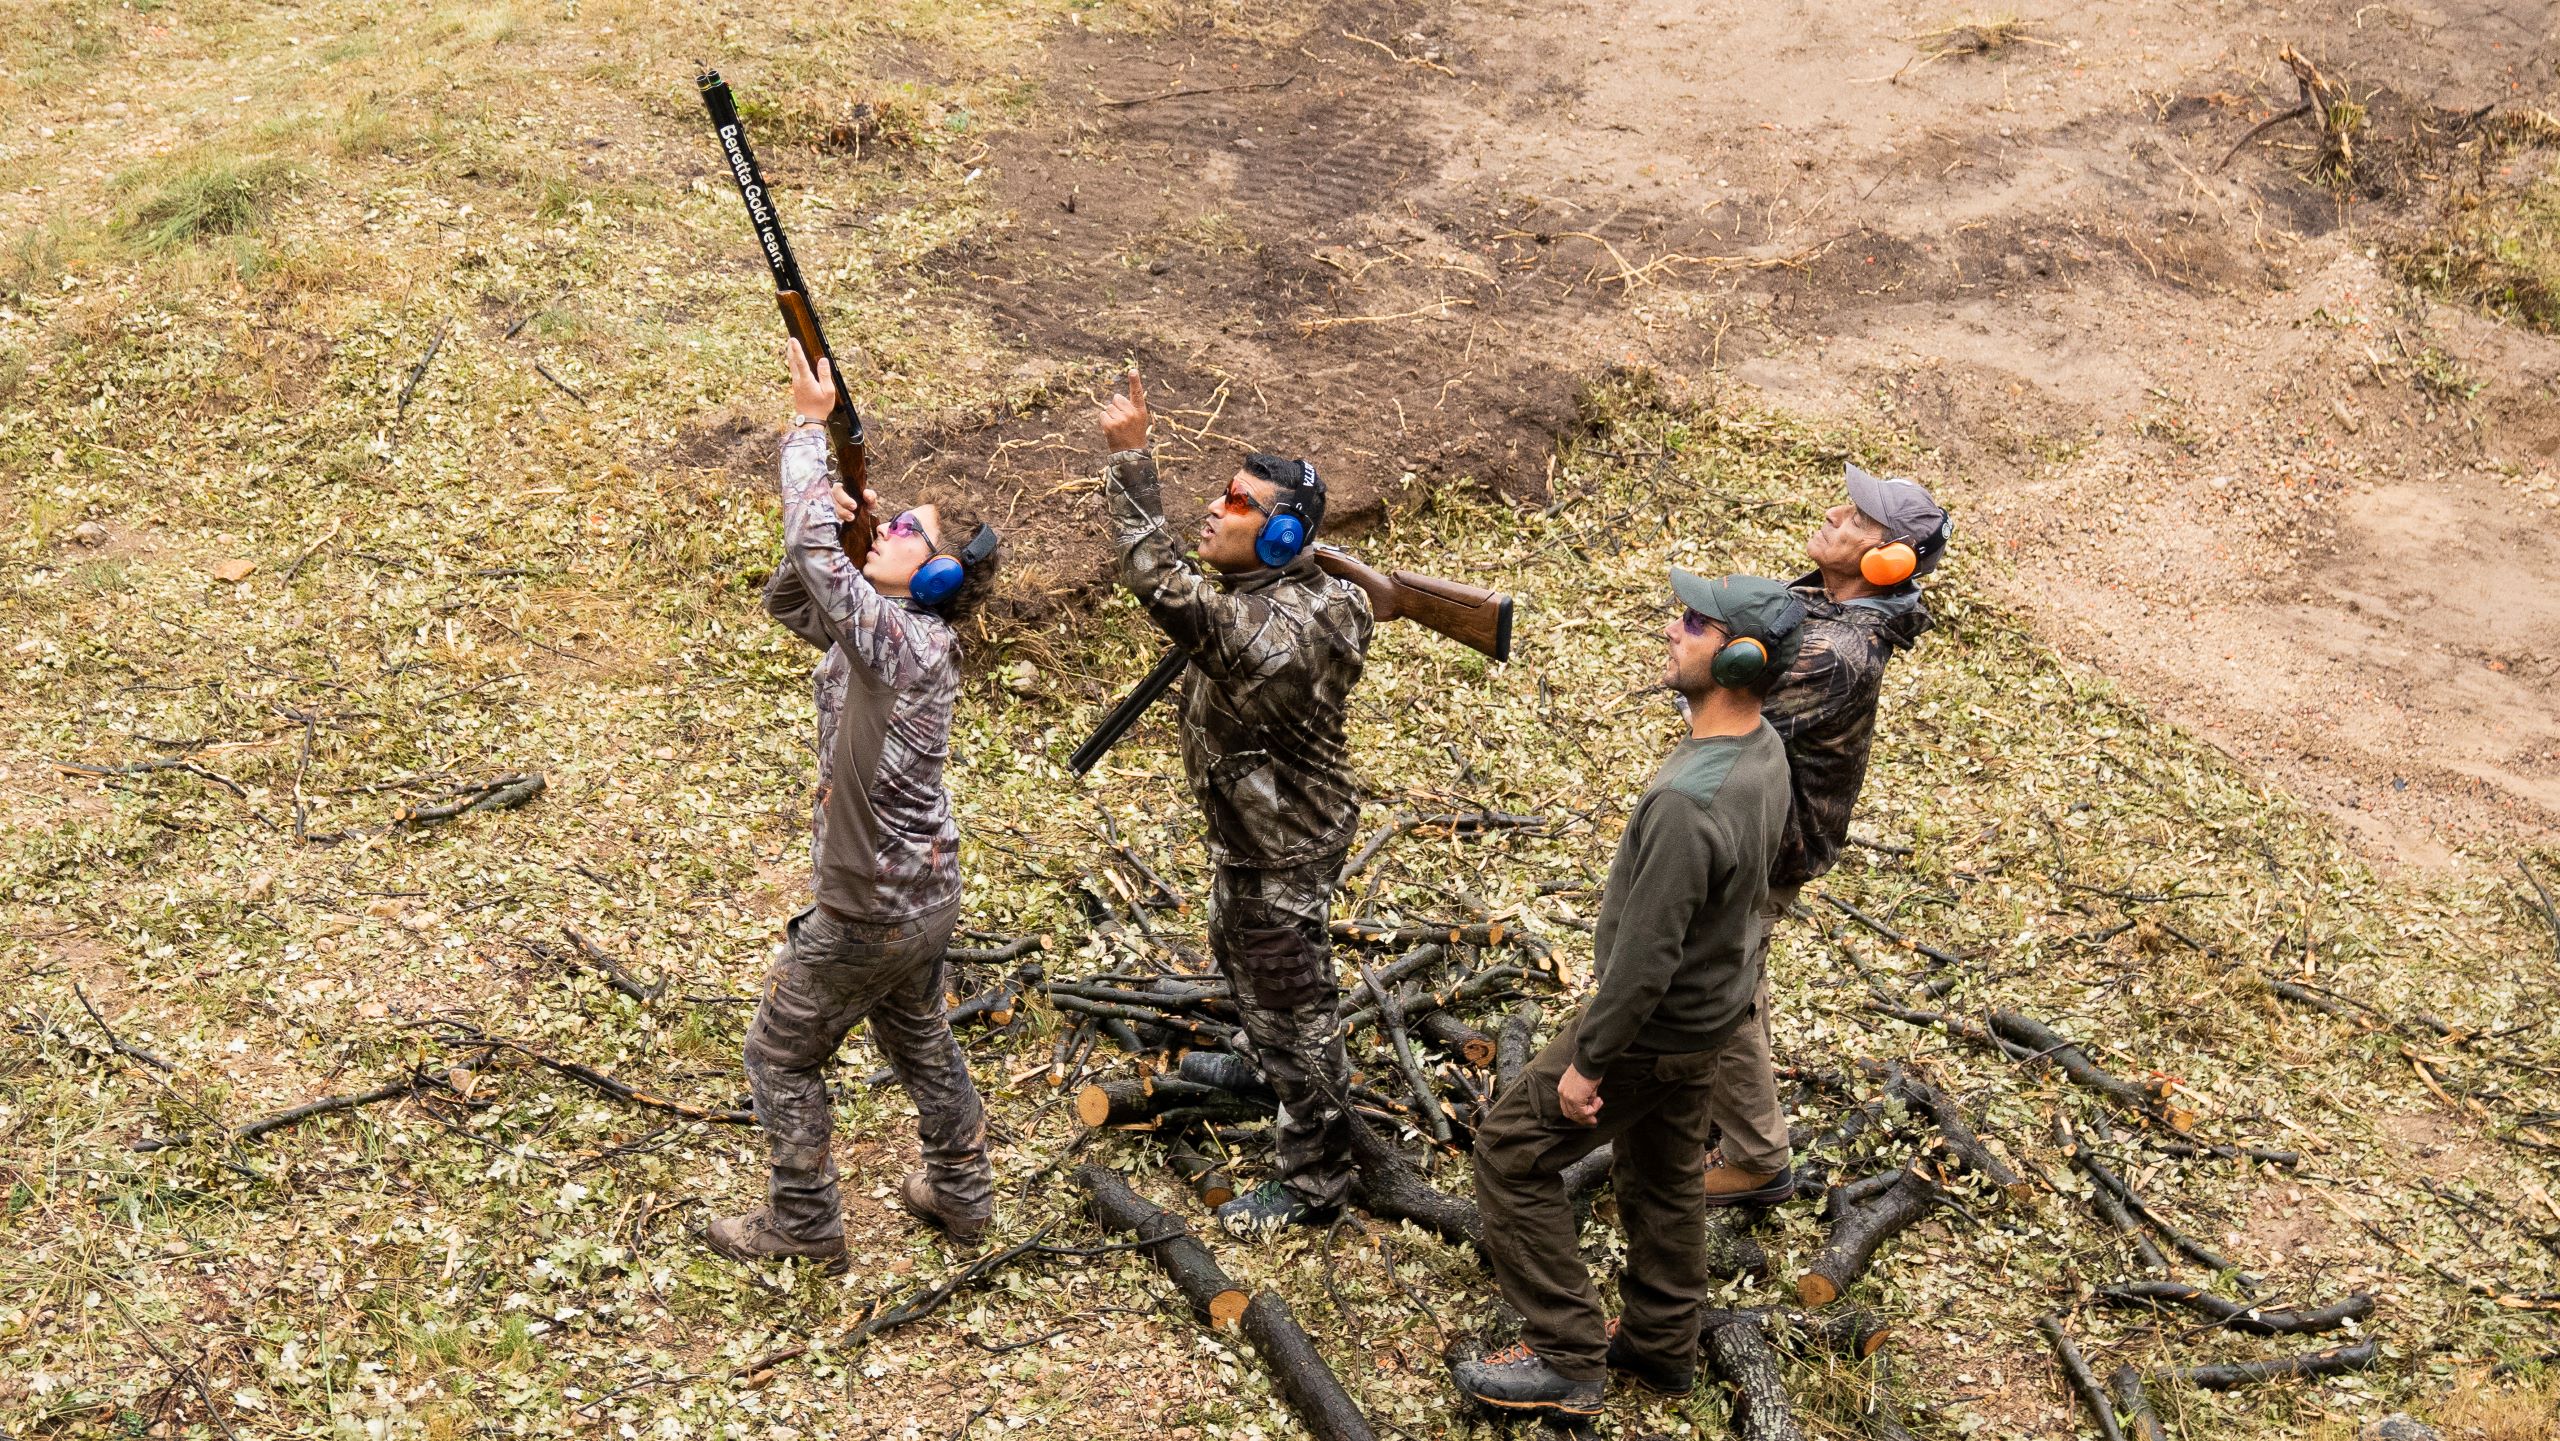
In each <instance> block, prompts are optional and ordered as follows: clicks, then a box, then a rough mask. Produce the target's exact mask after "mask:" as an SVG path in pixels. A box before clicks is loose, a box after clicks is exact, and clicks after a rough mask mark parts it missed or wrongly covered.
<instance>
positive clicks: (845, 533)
mask: <svg viewBox="0 0 2560 1441" xmlns="http://www.w3.org/2000/svg"><path fill="white" fill-rule="evenodd" d="M694 84H695V85H697V86H699V87H701V90H702V108H703V109H705V110H708V111H710V112H711V130H712V133H713V134H714V135H716V136H718V137H719V140H720V151H721V154H722V156H723V158H725V159H726V160H727V162H728V166H729V178H730V179H732V180H735V181H736V182H738V197H739V198H740V199H742V200H744V201H746V202H747V221H748V223H749V224H751V225H753V226H754V227H755V230H756V243H757V245H758V246H759V247H760V248H762V249H763V251H764V261H765V264H766V265H767V266H769V267H771V268H772V270H773V298H774V303H775V304H776V305H779V306H780V307H781V308H782V328H783V329H784V330H785V331H786V332H788V333H789V334H790V336H791V338H792V339H794V340H796V341H799V342H800V349H801V352H802V353H803V354H805V355H807V356H808V357H809V368H810V369H811V370H815V369H817V368H818V362H819V361H820V360H821V359H824V360H826V361H828V362H829V366H830V368H831V369H832V370H833V372H834V374H835V382H836V405H835V409H833V410H830V411H828V412H827V449H828V451H829V453H830V454H832V455H833V456H834V458H835V469H836V483H837V484H838V485H841V486H843V487H844V488H845V493H846V494H848V495H850V496H852V497H853V503H854V513H853V520H852V521H851V522H850V523H849V524H847V525H845V526H844V527H843V528H842V532H841V535H840V537H839V539H840V541H841V543H842V544H843V546H844V551H845V554H847V555H849V556H851V557H853V561H854V563H855V564H856V565H859V564H861V563H862V558H863V557H864V556H866V555H868V554H870V552H871V538H872V535H873V533H874V532H875V531H877V529H878V528H879V519H878V517H876V516H874V515H873V514H872V513H871V502H870V501H868V500H866V499H865V498H864V497H863V478H864V475H865V470H866V467H865V465H864V461H863V455H862V415H861V413H860V412H858V411H856V410H855V409H854V408H853V392H852V391H849V390H847V389H845V385H844V367H843V366H841V365H836V364H834V356H833V355H832V354H831V353H830V352H829V351H828V349H827V333H826V331H825V329H823V328H822V327H821V326H820V325H819V324H818V312H817V310H816V309H815V308H814V307H813V306H811V305H810V303H809V286H808V282H806V281H804V280H802V279H801V278H800V262H799V261H797V260H795V259H793V258H792V256H791V242H790V241H788V240H786V239H784V238H783V235H782V221H781V218H780V217H778V216H776V215H775V214H774V213H773V192H772V190H771V188H770V187H768V186H767V185H766V184H765V179H764V171H763V170H761V169H759V168H758V167H757V165H756V153H755V152H754V151H753V150H750V149H748V148H747V127H746V126H745V125H744V124H743V123H741V122H740V121H739V119H738V102H737V101H736V100H735V99H734V98H732V97H731V95H730V94H729V82H728V81H726V80H723V79H721V78H720V72H719V71H717V70H705V71H703V72H702V73H701V74H700V75H697V76H695V77H694Z"/></svg>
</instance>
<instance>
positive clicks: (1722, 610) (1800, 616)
mask: <svg viewBox="0 0 2560 1441" xmlns="http://www.w3.org/2000/svg"><path fill="white" fill-rule="evenodd" d="M1671 593H1672V594H1673V595H1676V596H1678V597H1680V603H1681V604H1682V605H1685V606H1687V607H1688V608H1689V609H1691V610H1694V611H1696V612H1697V613H1698V614H1700V615H1703V616H1705V617H1707V618H1708V619H1709V620H1713V621H1716V622H1719V623H1721V624H1722V625H1723V626H1724V628H1725V630H1726V631H1728V632H1730V633H1731V634H1734V635H1738V636H1744V635H1747V636H1749V637H1751V638H1752V639H1753V640H1756V641H1758V642H1760V643H1761V644H1762V645H1764V646H1767V647H1768V648H1769V663H1770V664H1771V665H1774V666H1776V667H1778V668H1779V669H1780V670H1784V669H1786V668H1787V667H1788V666H1791V665H1793V664H1795V660H1796V650H1797V648H1798V647H1799V646H1800V645H1802V644H1803V642H1804V602H1803V601H1800V600H1798V599H1796V597H1795V593H1794V592H1793V591H1790V590H1788V589H1787V588H1786V587H1785V586H1783V585H1780V584H1778V583H1777V582H1776V581H1774V580H1762V579H1761V578H1760V577H1758V576H1756V575H1728V576H1724V577H1722V578H1720V579H1717V580H1708V579H1707V578H1706V577H1704V576H1699V575H1692V574H1690V573H1689V572H1688V571H1685V570H1682V569H1681V568H1680V567H1678V566H1676V565H1675V566H1673V567H1672V568H1671Z"/></svg>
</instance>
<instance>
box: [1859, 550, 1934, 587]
mask: <svg viewBox="0 0 2560 1441" xmlns="http://www.w3.org/2000/svg"><path fill="white" fill-rule="evenodd" d="M1919 568H1920V556H1919V553H1918V552H1916V551H1914V550H1913V549H1912V548H1911V547H1910V546H1908V545H1905V544H1903V543H1902V542H1901V541H1898V540H1897V541H1895V542H1894V543H1893V544H1891V545H1880V546H1877V547H1876V548H1875V549H1873V550H1871V551H1868V552H1867V553H1866V554H1865V555H1863V556H1861V557H1859V558H1858V574H1860V575H1863V576H1865V577H1866V578H1867V584H1869V585H1900V584H1902V583H1903V582H1904V581H1906V580H1909V579H1911V572H1913V571H1915V570H1917V569H1919Z"/></svg>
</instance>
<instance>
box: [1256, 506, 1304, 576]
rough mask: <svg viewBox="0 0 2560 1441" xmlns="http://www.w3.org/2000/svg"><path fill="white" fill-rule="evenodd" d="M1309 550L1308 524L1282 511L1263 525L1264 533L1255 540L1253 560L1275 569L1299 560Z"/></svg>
mask: <svg viewBox="0 0 2560 1441" xmlns="http://www.w3.org/2000/svg"><path fill="white" fill-rule="evenodd" d="M1306 548H1307V523H1306V522H1305V521H1303V520H1301V519H1299V518H1298V517H1296V516H1294V515H1291V514H1289V513H1288V512H1287V511H1285V510H1284V511H1282V512H1280V513H1279V514H1278V515H1275V516H1273V517H1271V518H1270V519H1269V520H1266V521H1264V522H1263V523H1262V533H1261V534H1260V535H1257V536H1255V537H1254V538H1253V558H1254V559H1255V560H1258V561H1261V562H1262V563H1263V564H1264V565H1267V566H1270V567H1272V568H1273V569H1275V570H1276V569H1278V568H1279V567H1281V566H1284V565H1287V564H1288V563H1289V562H1291V561H1293V560H1296V559H1297V558H1298V552H1299V551H1302V550H1304V549H1306Z"/></svg>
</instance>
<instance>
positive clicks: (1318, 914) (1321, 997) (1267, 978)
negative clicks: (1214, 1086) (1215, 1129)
mask: <svg viewBox="0 0 2560 1441" xmlns="http://www.w3.org/2000/svg"><path fill="white" fill-rule="evenodd" d="M1341 875H1342V854H1341V853H1340V852H1338V851H1337V852H1335V853H1334V854H1332V855H1329V856H1326V857H1323V858H1322V859H1319V860H1314V861H1309V862H1306V863H1305V864H1302V865H1295V866H1286V867H1279V868H1274V869H1267V870H1266V869H1249V868H1247V867H1244V866H1220V867H1218V874H1217V879H1216V881H1215V883H1214V884H1213V885H1212V887H1211V889H1210V895H1209V950H1210V953H1211V954H1212V955H1213V956H1215V957H1216V958H1217V962H1218V969H1219V971H1220V972H1222V973H1223V974H1224V975H1225V976H1226V979H1227V985H1228V987H1229V988H1230V989H1231V990H1233V991H1234V992H1235V997H1236V1008H1237V1009H1238V1010H1239V1011H1241V1012H1242V1013H1243V1015H1244V1034H1245V1039H1246V1040H1247V1041H1249V1042H1250V1043H1252V1046H1253V1055H1254V1061H1255V1063H1256V1064H1257V1065H1259V1066H1260V1067H1261V1068H1262V1075H1263V1079H1265V1080H1267V1081H1269V1082H1270V1083H1271V1089H1272V1090H1274V1091H1277V1092H1278V1093H1279V1095H1280V1119H1279V1123H1278V1125H1277V1126H1276V1127H1275V1128H1274V1129H1275V1130H1276V1131H1277V1132H1278V1138H1279V1143H1280V1176H1279V1179H1280V1183H1281V1184H1282V1185H1284V1186H1287V1187H1288V1188H1289V1189H1290V1190H1291V1191H1292V1192H1294V1193H1295V1194H1296V1195H1297V1196H1298V1198H1299V1199H1300V1200H1302V1201H1305V1202H1307V1203H1309V1204H1310V1205H1316V1206H1338V1205H1340V1204H1342V1201H1343V1198H1344V1197H1345V1196H1347V1195H1349V1194H1350V1191H1351V1135H1350V1130H1349V1125H1350V1121H1349V1118H1348V1117H1346V1116H1345V1115H1344V1114H1343V1112H1342V1108H1341V1106H1339V1105H1338V1104H1336V1103H1335V1100H1334V1097H1336V1096H1344V1095H1347V1094H1348V1093H1349V1090H1350V1086H1351V1063H1350V1059H1349V1057H1348V1056H1347V1055H1346V1054H1345V1053H1344V1051H1343V1047H1342V1021H1341V1018H1340V1016H1339V1015H1338V1014H1337V1012H1338V1010H1339V1007H1340V1003H1341V993H1340V991H1339V989H1338V988H1337V987H1336V986H1335V984H1334V979H1333V944H1332V941H1331V939H1330V938H1329V937H1327V935H1326V934H1325V914H1326V909H1327V907H1328V906H1329V905H1330V904H1331V902H1332V899H1333V884H1334V882H1335V881H1336V880H1338V879H1339V878H1340V877H1341Z"/></svg>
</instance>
